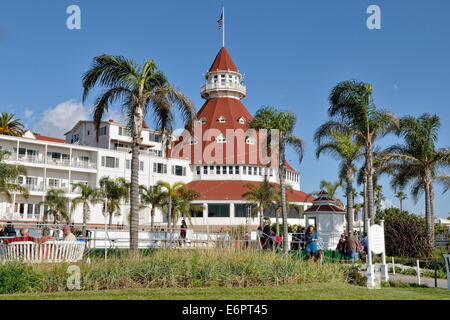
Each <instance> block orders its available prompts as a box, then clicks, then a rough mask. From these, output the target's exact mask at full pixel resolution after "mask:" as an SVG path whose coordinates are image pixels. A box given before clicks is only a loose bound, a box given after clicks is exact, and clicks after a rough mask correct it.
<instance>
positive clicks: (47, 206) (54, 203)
mask: <svg viewBox="0 0 450 320" xmlns="http://www.w3.org/2000/svg"><path fill="white" fill-rule="evenodd" d="M69 203H70V200H69V198H67V197H66V193H65V192H64V190H62V189H50V190H48V191H47V192H46V194H45V198H44V201H41V202H39V203H38V205H39V207H42V206H44V214H43V216H42V221H43V222H44V223H46V222H47V218H48V217H49V216H51V217H53V220H54V221H56V220H58V221H61V220H62V219H64V220H66V222H67V223H70V212H69Z"/></svg>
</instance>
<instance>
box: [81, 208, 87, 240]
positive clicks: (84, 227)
mask: <svg viewBox="0 0 450 320" xmlns="http://www.w3.org/2000/svg"><path fill="white" fill-rule="evenodd" d="M87 206H88V204H87V203H83V226H82V229H81V234H82V235H83V237H86V236H87V235H86V221H87Z"/></svg>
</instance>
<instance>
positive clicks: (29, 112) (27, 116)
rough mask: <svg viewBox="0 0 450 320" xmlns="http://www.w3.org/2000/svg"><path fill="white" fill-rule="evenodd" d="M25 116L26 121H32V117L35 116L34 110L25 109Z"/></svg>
mask: <svg viewBox="0 0 450 320" xmlns="http://www.w3.org/2000/svg"><path fill="white" fill-rule="evenodd" d="M23 114H24V116H25V119H30V118H31V116H32V115H33V111H32V110H29V109H25V111H24V113H23Z"/></svg>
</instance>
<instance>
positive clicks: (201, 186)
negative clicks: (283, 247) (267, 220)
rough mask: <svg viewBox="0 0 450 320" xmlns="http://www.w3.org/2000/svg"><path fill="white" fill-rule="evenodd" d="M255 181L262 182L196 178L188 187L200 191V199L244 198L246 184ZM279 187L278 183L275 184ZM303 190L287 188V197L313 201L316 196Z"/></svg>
mask: <svg viewBox="0 0 450 320" xmlns="http://www.w3.org/2000/svg"><path fill="white" fill-rule="evenodd" d="M247 183H253V184H256V185H258V184H260V182H255V181H246V180H196V181H191V182H189V183H188V184H187V186H188V188H190V189H194V190H195V191H197V192H198V193H200V197H199V198H197V199H195V200H196V201H197V200H199V201H201V200H204V201H208V200H244V199H243V197H242V194H243V193H245V192H247V191H248V189H247V188H246V187H245V184H247ZM275 185H276V186H277V187H279V185H278V184H275ZM307 196H308V195H307V194H306V193H305V192H303V191H298V190H293V191H292V192H291V191H289V190H286V197H287V198H288V200H289V201H291V202H311V201H312V200H313V199H314V197H312V196H309V197H308V199H307Z"/></svg>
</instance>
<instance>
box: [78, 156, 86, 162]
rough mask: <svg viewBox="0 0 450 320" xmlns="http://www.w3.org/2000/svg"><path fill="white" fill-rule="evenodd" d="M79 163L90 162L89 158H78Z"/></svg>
mask: <svg viewBox="0 0 450 320" xmlns="http://www.w3.org/2000/svg"><path fill="white" fill-rule="evenodd" d="M78 161H79V162H89V157H86V156H78Z"/></svg>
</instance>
